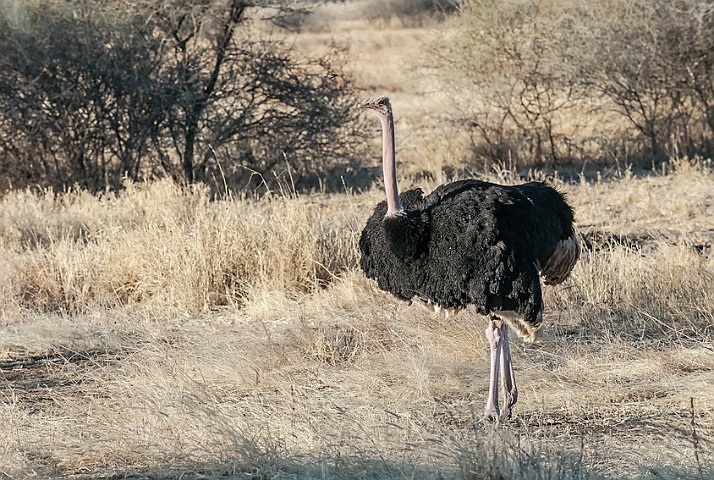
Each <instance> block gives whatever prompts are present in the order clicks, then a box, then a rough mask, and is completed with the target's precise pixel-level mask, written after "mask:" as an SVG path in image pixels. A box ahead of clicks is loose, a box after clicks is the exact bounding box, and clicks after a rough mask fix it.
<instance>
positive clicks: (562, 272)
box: [540, 229, 580, 285]
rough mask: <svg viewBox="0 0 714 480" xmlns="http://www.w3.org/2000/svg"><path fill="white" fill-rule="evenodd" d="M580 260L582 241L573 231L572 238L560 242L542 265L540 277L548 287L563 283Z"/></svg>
mask: <svg viewBox="0 0 714 480" xmlns="http://www.w3.org/2000/svg"><path fill="white" fill-rule="evenodd" d="M579 258H580V241H579V240H578V234H577V233H576V232H575V229H573V233H572V235H570V237H568V238H566V239H564V240H560V241H559V242H558V244H557V245H556V246H555V249H554V250H553V253H551V254H550V256H549V257H548V259H547V260H546V261H545V262H543V263H542V264H541V265H540V275H541V276H542V277H543V279H544V282H545V284H546V285H558V284H559V283H563V282H564V281H565V279H566V278H568V275H570V272H572V271H573V268H574V267H575V264H576V263H577V262H578V259H579Z"/></svg>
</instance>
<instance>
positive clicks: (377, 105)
mask: <svg viewBox="0 0 714 480" xmlns="http://www.w3.org/2000/svg"><path fill="white" fill-rule="evenodd" d="M359 106H360V108H368V109H369V110H372V111H373V112H374V113H376V114H377V116H379V118H387V117H389V116H390V115H391V114H392V104H391V103H389V99H388V98H387V97H385V96H380V97H372V98H370V99H369V100H367V101H366V102H364V103H360V104H359Z"/></svg>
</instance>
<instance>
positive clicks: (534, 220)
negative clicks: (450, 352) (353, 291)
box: [359, 180, 574, 325]
mask: <svg viewBox="0 0 714 480" xmlns="http://www.w3.org/2000/svg"><path fill="white" fill-rule="evenodd" d="M400 200H401V203H402V206H403V207H404V210H405V211H404V212H403V213H399V214H397V215H394V216H389V217H386V218H385V214H386V212H387V206H386V202H382V203H380V204H379V205H377V207H376V208H375V210H374V214H373V215H372V217H371V218H370V219H369V220H368V221H367V225H366V226H365V228H364V230H363V231H362V237H361V238H360V242H359V245H360V250H361V252H362V257H361V260H360V266H361V267H362V270H363V271H364V272H365V274H366V275H367V276H368V277H369V278H373V279H375V280H377V282H378V284H379V287H380V288H381V289H382V290H385V291H388V292H391V293H392V294H394V295H395V296H396V297H398V298H400V299H404V300H408V299H411V298H412V297H415V296H416V297H420V298H423V299H426V300H430V301H431V302H433V303H434V304H435V305H440V306H441V307H444V308H463V307H466V306H467V305H469V304H473V305H475V307H476V309H477V310H478V311H479V313H481V314H484V315H486V314H488V313H490V312H496V311H499V310H512V311H516V312H518V313H519V314H521V315H523V319H524V320H525V321H526V322H528V323H529V324H531V325H537V324H538V323H539V321H540V320H539V318H538V314H539V312H540V311H541V309H542V298H541V286H540V278H539V272H538V265H540V264H541V263H542V262H545V260H546V259H547V258H549V256H550V255H551V254H552V253H553V251H554V250H555V248H556V246H557V245H558V242H559V241H561V240H564V239H567V238H570V237H571V236H572V235H573V232H574V231H573V212H572V209H571V208H570V207H569V206H568V204H567V203H566V202H565V199H564V198H563V196H562V195H561V194H560V193H558V192H557V191H556V190H555V189H553V188H552V187H550V186H548V185H546V184H544V183H539V182H532V183H528V184H525V185H518V186H502V185H496V184H493V183H488V182H482V181H478V180H460V181H457V182H453V183H449V184H446V185H442V186H440V187H438V188H437V189H436V190H434V191H433V192H432V193H431V194H430V195H428V196H426V197H424V196H423V192H422V191H421V190H418V189H416V190H409V191H407V192H404V193H403V194H402V195H400Z"/></svg>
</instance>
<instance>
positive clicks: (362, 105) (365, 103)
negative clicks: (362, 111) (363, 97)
mask: <svg viewBox="0 0 714 480" xmlns="http://www.w3.org/2000/svg"><path fill="white" fill-rule="evenodd" d="M357 106H358V107H359V108H369V102H364V103H358V104H357Z"/></svg>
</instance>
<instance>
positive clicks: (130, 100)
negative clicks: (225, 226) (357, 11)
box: [0, 0, 358, 191]
mask: <svg viewBox="0 0 714 480" xmlns="http://www.w3.org/2000/svg"><path fill="white" fill-rule="evenodd" d="M256 3H257V2H248V1H246V0H204V1H199V2H196V1H189V0H164V1H159V2H137V3H133V2H121V1H117V0H107V1H102V2H95V1H88V0H87V1H85V0H77V1H61V0H26V1H20V0H16V1H12V0H2V1H0V169H2V171H3V176H2V179H1V180H0V189H7V188H8V187H10V186H14V187H24V186H27V185H38V186H42V187H46V186H52V187H56V188H62V187H66V186H72V185H79V186H81V187H83V188H86V189H88V190H90V191H97V190H103V189H106V188H109V189H115V188H119V187H120V185H121V183H122V179H123V178H125V177H128V178H130V179H133V180H144V179H150V178H157V177H163V176H171V177H174V178H175V179H180V180H184V181H188V182H193V181H204V182H207V183H209V184H212V185H215V186H217V188H220V189H223V188H225V187H226V186H228V187H229V188H231V187H232V188H245V187H246V186H248V185H253V186H255V185H257V184H258V183H264V182H267V183H268V184H269V183H270V182H271V181H275V179H276V175H277V173H278V172H279V171H289V172H290V173H291V174H292V175H293V181H297V182H299V180H300V179H301V178H302V177H304V176H310V175H314V174H315V173H316V172H317V173H319V172H324V171H325V170H327V169H329V168H331V167H333V166H334V165H335V164H336V163H337V162H340V161H343V160H344V159H345V158H346V157H347V156H348V155H349V154H350V153H353V152H354V148H355V145H356V142H357V140H358V138H357V136H356V135H355V130H354V127H355V122H356V115H357V114H358V112H357V111H356V110H357V109H354V108H353V106H354V105H355V104H356V102H357V99H356V98H354V97H353V95H352V92H353V90H354V89H353V87H352V85H351V83H350V79H349V77H348V76H345V75H344V73H343V72H342V71H341V66H342V59H341V55H340V52H339V51H338V50H337V49H332V50H331V51H329V52H328V53H327V54H325V55H323V56H322V57H319V58H306V57H305V56H299V57H298V55H295V54H294V51H293V47H292V46H291V45H290V44H289V43H288V42H285V41H281V40H279V39H278V38H277V37H276V36H274V35H273V36H271V34H270V33H268V32H266V30H265V28H263V29H262V30H261V29H260V28H257V27H256V26H255V25H254V23H253V22H252V21H251V20H249V19H248V17H249V16H250V17H252V18H256V17H258V16H260V15H261V13H260V12H261V11H262V12H268V11H267V10H261V9H260V8H257V7H252V6H254V5H255V4H256ZM285 10H286V7H277V8H273V9H271V10H270V12H272V13H270V15H273V16H276V15H280V14H281V13H284V12H285ZM290 13H291V14H294V12H292V11H291V12H290ZM249 14H250V15H249ZM266 15H267V13H266ZM335 74H339V75H337V76H336V75H335Z"/></svg>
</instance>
